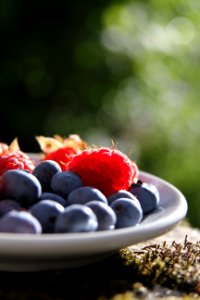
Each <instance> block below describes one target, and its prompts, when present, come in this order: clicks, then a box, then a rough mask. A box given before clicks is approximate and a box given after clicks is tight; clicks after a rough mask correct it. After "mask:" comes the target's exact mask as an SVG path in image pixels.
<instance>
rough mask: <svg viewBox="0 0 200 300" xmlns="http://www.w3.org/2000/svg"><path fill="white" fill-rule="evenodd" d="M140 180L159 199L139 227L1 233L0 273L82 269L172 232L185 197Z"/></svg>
mask: <svg viewBox="0 0 200 300" xmlns="http://www.w3.org/2000/svg"><path fill="white" fill-rule="evenodd" d="M140 179H141V180H143V181H144V182H149V183H153V184H154V185H155V186H156V187H157V188H158V190H159V192H160V198H161V201H160V207H159V209H158V210H157V211H155V212H153V213H152V214H149V215H148V216H147V217H145V218H144V220H143V221H142V222H141V224H139V225H137V226H134V227H129V228H123V229H115V230H112V231H101V232H93V233H67V234H42V235H31V234H11V233H10V234H7V233H0V270H7V271H39V270H50V269H52V270H53V269H54V270H55V269H62V268H70V267H77V266H82V265H86V264H88V263H92V262H95V261H98V260H100V259H103V258H104V257H106V256H108V255H111V254H113V253H115V252H116V251H118V250H119V249H120V248H122V247H126V246H130V245H133V244H136V243H138V242H142V241H146V240H148V239H151V238H154V237H156V236H159V235H162V234H164V233H165V232H167V231H169V230H171V229H172V228H173V227H174V226H175V225H176V224H177V223H179V222H180V221H181V220H182V219H183V218H184V217H185V216H186V213H187V202H186V200H185V197H184V196H183V195H182V193H181V192H180V191H179V190H178V189H177V188H176V187H174V186H173V185H171V184H170V183H168V182H166V181H164V180H163V179H160V178H158V177H156V176H153V175H151V174H148V173H145V172H140Z"/></svg>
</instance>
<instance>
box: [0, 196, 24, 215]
mask: <svg viewBox="0 0 200 300" xmlns="http://www.w3.org/2000/svg"><path fill="white" fill-rule="evenodd" d="M20 209H21V206H20V205H19V203H18V202H17V201H15V200H12V199H4V200H1V201H0V217H2V216H3V215H5V214H6V213H8V212H9V211H11V210H20Z"/></svg>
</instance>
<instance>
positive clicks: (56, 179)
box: [51, 171, 83, 199]
mask: <svg viewBox="0 0 200 300" xmlns="http://www.w3.org/2000/svg"><path fill="white" fill-rule="evenodd" d="M82 185H83V183H82V181H81V179H80V177H79V176H78V175H76V174H75V173H73V172H71V171H63V172H61V173H57V174H56V175H54V176H53V177H52V179H51V189H52V191H53V192H54V193H56V194H58V195H60V196H62V197H63V198H65V199H67V197H68V195H69V193H71V192H72V191H73V190H74V189H77V188H79V187H81V186H82Z"/></svg>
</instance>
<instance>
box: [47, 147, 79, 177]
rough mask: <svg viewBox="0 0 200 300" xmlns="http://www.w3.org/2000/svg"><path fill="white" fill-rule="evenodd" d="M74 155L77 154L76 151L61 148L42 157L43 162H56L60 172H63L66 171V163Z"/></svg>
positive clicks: (70, 148)
mask: <svg viewBox="0 0 200 300" xmlns="http://www.w3.org/2000/svg"><path fill="white" fill-rule="evenodd" d="M75 154H77V151H76V150H75V149H74V148H72V147H62V148H59V149H57V150H55V151H52V152H50V153H48V154H47V155H46V156H45V157H44V160H54V161H56V162H57V163H58V164H59V165H60V167H61V169H62V171H65V170H66V169H67V167H66V166H67V163H68V162H69V160H70V159H71V157H72V156H74V155H75Z"/></svg>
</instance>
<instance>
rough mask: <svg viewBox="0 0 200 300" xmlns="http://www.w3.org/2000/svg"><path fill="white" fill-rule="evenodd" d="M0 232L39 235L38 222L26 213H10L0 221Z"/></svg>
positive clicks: (39, 227) (40, 228) (39, 226)
mask: <svg viewBox="0 0 200 300" xmlns="http://www.w3.org/2000/svg"><path fill="white" fill-rule="evenodd" d="M0 232H10V233H34V234H36V233H41V232H42V227H41V225H40V223H39V222H38V220H37V219H36V218H35V217H33V216H32V215H31V214H30V213H29V212H26V211H14V210H13V211H10V212H8V213H7V214H5V215H4V216H3V217H2V218H1V219H0Z"/></svg>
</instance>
